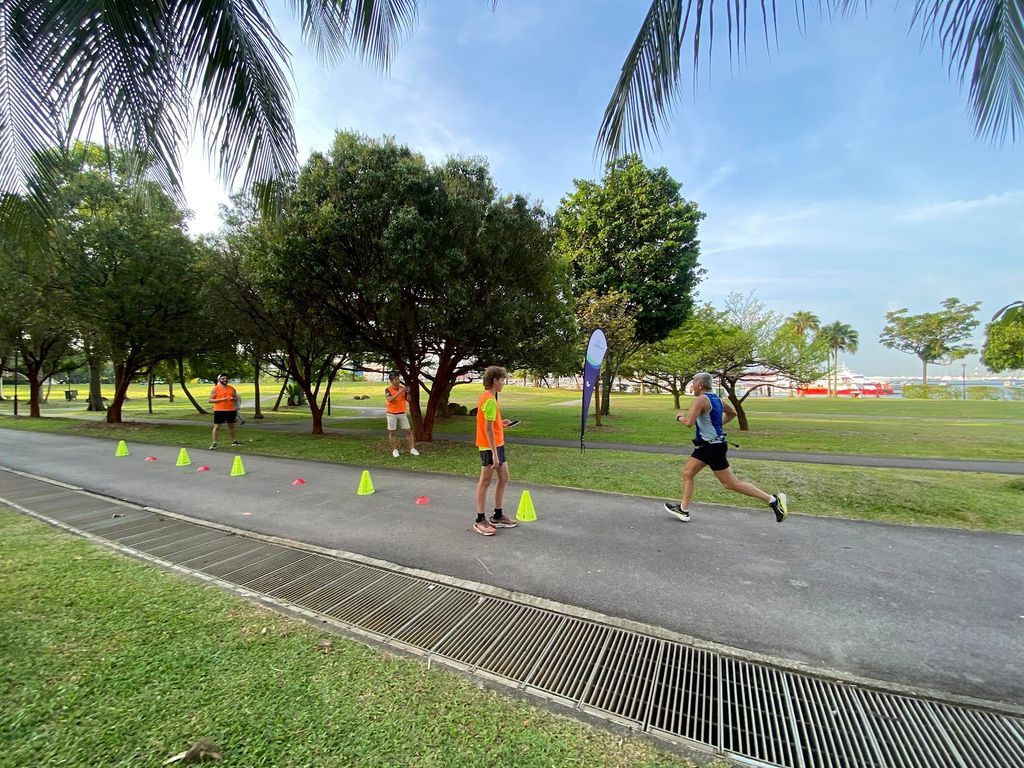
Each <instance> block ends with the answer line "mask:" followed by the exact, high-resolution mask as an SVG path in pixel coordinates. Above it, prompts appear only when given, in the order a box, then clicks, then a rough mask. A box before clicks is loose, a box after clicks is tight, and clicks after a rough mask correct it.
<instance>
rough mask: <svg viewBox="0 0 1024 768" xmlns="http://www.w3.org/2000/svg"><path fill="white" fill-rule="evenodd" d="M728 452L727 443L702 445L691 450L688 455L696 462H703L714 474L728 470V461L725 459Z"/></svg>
mask: <svg viewBox="0 0 1024 768" xmlns="http://www.w3.org/2000/svg"><path fill="white" fill-rule="evenodd" d="M728 450H729V444H728V443H724V442H723V443H704V444H703V445H698V446H697V447H696V448H694V449H693V453H691V454H690V455H691V456H692V457H693V458H695V459H696V460H697V461H703V462H704V463H705V464H707V465H708V466H709V467H711V469H712V470H713V471H715V472H718V471H720V470H723V469H728V468H729V460H728V459H727V458H725V452H726V451H728Z"/></svg>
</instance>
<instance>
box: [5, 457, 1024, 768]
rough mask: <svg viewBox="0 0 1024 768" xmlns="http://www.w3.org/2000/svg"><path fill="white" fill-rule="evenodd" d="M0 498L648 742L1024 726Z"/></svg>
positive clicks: (20, 480) (349, 566)
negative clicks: (648, 737) (646, 736)
mask: <svg viewBox="0 0 1024 768" xmlns="http://www.w3.org/2000/svg"><path fill="white" fill-rule="evenodd" d="M0 502H3V503H5V504H7V505H8V506H11V507H14V508H16V509H20V510H22V511H25V512H28V513H30V514H33V515H35V516H37V517H41V518H43V519H45V520H48V521H50V522H52V523H55V524H57V525H60V526H62V527H64V528H67V529H70V530H74V531H78V532H83V533H87V534H90V535H92V536H96V537H99V538H102V539H106V540H107V541H110V542H112V543H114V544H116V545H117V546H119V547H123V548H127V549H128V551H136V552H141V553H145V554H147V555H149V556H152V557H154V558H157V559H159V560H161V561H163V562H166V563H169V564H174V565H178V566H182V567H184V568H189V569H192V570H194V571H196V572H199V573H203V574H206V575H208V576H211V577H215V578H218V579H220V580H222V581H224V582H226V583H229V584H231V585H235V586H239V587H244V588H246V589H248V590H251V591H253V592H257V593H262V594H265V595H267V596H269V597H272V598H275V599H276V600H279V601H281V602H285V603H290V604H292V605H295V606H300V607H302V608H304V609H306V610H307V611H312V612H314V613H319V614H321V615H323V616H328V617H331V618H332V619H334V620H335V621H338V622H341V623H343V624H345V625H347V626H349V627H350V628H352V629H355V630H358V631H359V632H361V633H363V634H366V635H369V636H371V637H373V638H374V639H376V640H378V641H381V642H384V643H392V644H395V645H398V646H400V647H402V648H406V649H410V650H415V651H418V652H420V653H423V654H426V655H429V656H433V657H437V658H440V659H443V660H444V661H445V662H446V663H447V664H449V665H451V666H455V667H458V668H460V669H464V670H467V671H470V672H472V673H475V674H480V675H484V676H487V677H488V678H491V679H494V680H499V681H501V682H502V683H504V684H506V685H509V686H512V687H517V688H520V689H522V690H524V691H528V692H530V693H533V694H535V695H538V696H541V697H544V698H548V699H552V700H555V701H558V702H561V703H563V704H565V705H568V706H571V707H574V708H579V709H581V710H585V711H587V712H590V713H593V714H596V715H599V716H601V717H605V718H607V719H609V720H614V721H616V722H619V723H622V724H625V725H628V726H631V727H634V728H637V729H639V730H643V731H645V732H648V733H650V734H653V735H655V736H659V737H662V738H666V739H670V740H672V741H683V742H685V743H689V744H690V745H693V746H697V747H700V748H703V749H710V750H713V751H714V752H716V753H718V754H722V755H725V756H727V757H731V758H733V759H737V760H740V761H742V762H746V763H751V764H755V765H767V766H785V767H786V768H789V767H792V768H855V767H857V768H859V767H862V766H863V767H867V768H945V767H946V766H949V768H1011V767H1013V768H1019V767H1020V766H1024V720H1022V719H1021V718H1019V717H1016V716H1012V715H1009V714H1003V713H999V712H994V711H990V710H987V709H974V708H969V707H964V706H956V705H951V704H946V703H942V702H938V701H931V700H927V699H920V698H913V697H908V696H900V695H895V694H891V693H887V692H884V691H878V690H874V689H869V688H865V687H861V686H856V685H851V684H847V683H838V682H833V681H830V680H827V679H823V678H818V677H812V676H809V675H802V674H796V673H793V672H790V671H787V670H782V669H778V668H774V667H771V666H768V665H765V664H757V663H752V662H748V661H744V660H741V659H737V658H733V657H731V656H727V655H725V654H722V653H718V652H713V651H708V650H703V649H698V648H692V647H689V646H687V645H684V644H682V643H679V642H675V641H671V640H664V639H661V638H657V637H652V636H648V635H644V634H642V633H638V632H632V631H627V630H623V629H620V628H618V627H613V626H609V625H606V624H602V623H599V622H596V621H590V620H587V619H581V618H577V617H573V616H568V615H565V614H562V613H559V612H557V611H553V610H547V609H543V608H537V607H534V606H531V605H526V604H523V603H518V602H515V601H513V600H508V599H504V598H499V597H494V596H492V595H483V594H479V593H476V592H473V591H471V590H468V589H463V588H459V587H453V586H448V585H446V584H442V583H435V582H431V581H429V580H427V579H423V578H419V577H414V576H409V575H406V574H404V573H398V572H395V571H391V570H388V569H386V568H381V567H377V566H372V565H368V564H364V563H357V562H354V561H349V560H345V559H343V558H336V557H329V556H326V555H323V554H315V553H311V552H308V551H306V550H303V549H301V548H300V547H288V546H281V545H278V544H269V543H266V542H263V541H260V540H258V539H256V538H252V537H247V536H242V535H235V534H233V533H230V532H226V531H221V530H216V529H212V528H209V527H206V526H203V525H199V524H193V523H189V522H183V521H181V520H178V519H176V518H171V517H168V516H164V515H161V514H159V513H156V512H151V511H147V510H143V509H140V508H138V507H134V506H131V505H127V504H123V503H120V502H115V501H112V500H108V499H104V498H102V497H98V496H96V495H93V494H89V493H86V492H83V491H79V490H75V489H68V488H63V487H59V486H56V485H54V484H51V483H48V482H45V481H43V480H40V479H36V478H30V477H26V476H23V475H20V474H17V473H14V472H12V471H3V472H0Z"/></svg>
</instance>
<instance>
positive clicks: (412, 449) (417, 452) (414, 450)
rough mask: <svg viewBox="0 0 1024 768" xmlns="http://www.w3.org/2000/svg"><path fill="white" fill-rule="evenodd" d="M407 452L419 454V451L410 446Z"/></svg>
mask: <svg viewBox="0 0 1024 768" xmlns="http://www.w3.org/2000/svg"><path fill="white" fill-rule="evenodd" d="M409 453H411V454H412V455H413V456H419V455H420V452H419V451H417V450H416V449H415V448H410V449H409Z"/></svg>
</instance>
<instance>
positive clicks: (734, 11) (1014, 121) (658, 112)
mask: <svg viewBox="0 0 1024 768" xmlns="http://www.w3.org/2000/svg"><path fill="white" fill-rule="evenodd" d="M720 1H722V0H720ZM724 2H725V4H726V21H727V28H726V34H727V35H728V39H729V57H730V62H731V61H733V57H734V56H735V58H736V60H737V61H739V60H740V59H741V58H742V57H743V55H744V54H745V50H746V37H747V31H748V24H747V16H748V13H749V9H748V6H747V2H746V0H743V3H742V4H741V3H740V0H724ZM869 2H870V0H819V7H820V8H822V9H824V10H825V11H827V13H828V16H829V18H832V17H833V16H834V15H852V14H853V13H855V12H857V11H858V10H860V9H861V8H864V9H866V8H867V6H868V3H869ZM915 2H916V5H915V10H914V14H913V21H912V26H920V28H921V37H922V43H924V42H927V41H929V40H932V39H935V40H937V41H938V42H939V44H940V46H941V48H942V52H943V55H944V56H945V58H946V60H947V61H948V63H949V68H950V71H951V73H953V74H954V76H955V77H957V78H958V79H959V80H961V81H967V80H968V79H969V80H970V92H969V100H970V105H971V111H972V112H973V115H974V120H975V131H976V133H977V134H978V135H979V136H980V137H983V138H985V139H989V140H992V141H994V142H997V143H1001V142H1002V141H1004V140H1005V139H1006V138H1007V137H1009V138H1010V140H1011V141H1016V140H1017V139H1018V137H1019V136H1020V135H1021V132H1022V130H1024V0H915ZM714 5H715V0H685V3H684V0H652V2H651V7H650V9H649V11H648V13H647V16H646V17H645V19H644V22H643V24H642V25H641V27H640V31H639V32H638V34H637V37H636V40H635V41H634V43H633V47H632V48H631V49H630V51H629V54H628V55H627V56H626V59H625V61H624V62H623V65H622V70H621V72H620V74H619V78H618V80H617V82H616V84H615V88H614V90H613V91H612V96H611V98H610V99H609V101H608V105H607V107H606V108H605V113H604V118H603V120H602V122H601V127H600V129H599V130H598V135H597V141H596V147H595V151H596V152H598V153H599V154H602V155H604V156H605V159H612V158H614V157H618V156H620V155H622V154H625V153H629V152H639V151H641V150H643V149H644V148H646V147H649V146H650V145H651V144H652V143H654V141H656V140H657V138H658V136H659V133H660V131H661V129H662V128H663V127H664V126H665V125H666V124H667V123H668V121H669V118H670V116H671V111H672V107H673V105H674V102H675V100H676V99H677V98H678V96H679V92H680V90H681V78H680V65H681V63H680V55H681V52H682V50H683V47H684V45H685V44H686V38H687V36H688V35H689V36H690V37H692V49H693V71H694V77H696V75H697V71H698V69H699V66H700V62H701V59H702V58H704V57H707V59H709V60H710V58H711V54H712V50H713V45H714V37H715V31H716V30H715V17H714ZM760 12H761V19H762V28H763V31H764V40H765V47H766V48H767V49H768V51H769V53H770V52H771V50H772V47H773V44H772V40H771V37H770V29H769V25H770V26H771V28H772V29H773V30H774V31H775V43H774V45H775V47H777V46H778V27H777V16H776V0H761V2H760ZM794 13H795V16H796V20H797V26H798V28H800V29H801V31H803V30H805V29H806V15H807V11H806V7H805V5H804V0H794ZM691 17H692V18H691Z"/></svg>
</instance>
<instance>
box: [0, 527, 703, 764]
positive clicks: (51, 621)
mask: <svg viewBox="0 0 1024 768" xmlns="http://www.w3.org/2000/svg"><path fill="white" fill-rule="evenodd" d="M0 527H2V528H3V531H4V536H3V537H0V595H2V596H3V598H2V602H3V610H0V638H2V642H0V670H2V672H3V682H2V683H0V741H2V743H3V745H4V747H3V760H2V761H0V762H3V764H5V765H48V766H65V767H71V766H97V765H104V766H132V767H133V768H139V767H140V766H141V767H145V766H154V767H155V766H159V765H161V763H162V762H163V761H164V760H165V759H166V758H168V757H169V756H171V755H174V754H176V753H178V752H180V751H182V750H184V749H185V748H187V746H188V745H189V744H190V743H191V742H193V741H195V740H196V739H198V738H200V737H205V738H210V739H212V740H213V741H215V742H216V743H217V744H218V745H219V746H220V747H221V749H222V750H223V753H224V760H223V761H222V762H220V763H218V765H222V766H225V768H229V767H230V766H277V767H284V766H332V765H358V766H452V765H458V766H492V765H515V766H650V767H651V768H654V767H655V766H665V767H666V768H667V767H668V766H689V765H691V763H689V762H687V761H685V760H683V759H682V758H679V757H677V756H674V755H670V754H667V753H664V752H660V751H658V750H657V749H655V748H654V747H653V746H652V745H651V744H649V743H647V742H645V741H642V740H639V739H634V738H623V737H619V736H616V735H613V734H611V733H606V732H604V731H601V730H598V729H595V728H593V727H590V726H588V725H586V724H582V723H578V722H575V721H572V720H569V719H567V718H564V717H561V716H558V715H556V714H554V713H551V712H548V711H545V710H542V709H539V708H536V707H532V706H530V705H529V704H526V703H524V702H521V701H518V700H515V699H511V698H506V697H503V696H500V695H498V694H496V693H494V692H493V691H489V690H484V689H482V688H480V687H478V686H476V685H474V684H473V683H472V682H470V681H468V680H466V679H464V678H462V677H460V676H458V675H455V674H452V673H448V672H445V671H442V670H436V669H435V670H429V669H427V668H426V667H425V666H424V665H423V664H422V663H420V662H418V661H415V660H411V659H406V658H401V657H396V656H393V655H390V654H387V653H383V652H380V651H378V650H376V649H373V648H368V647H366V646H364V645H362V644H360V643H356V642H352V641H349V640H347V639H344V638H340V637H337V636H331V635H327V634H325V633H323V632H320V631H317V630H316V629H315V628H313V627H311V626H309V625H307V624H305V623H303V622H301V621H298V620H295V619H290V618H287V617H283V616H280V615H278V614H276V613H272V612H269V611H267V610H264V609H262V608H261V607H259V606H256V605H252V604H249V603H246V602H244V601H242V600H240V599H238V598H235V597H233V596H231V595H229V594H226V593H224V592H221V591H219V590H217V589H215V588H213V587H207V586H202V585H199V584H196V583H193V582H189V581H186V580H183V579H181V578H179V577H177V576H173V575H171V574H168V573H165V572H163V571H160V570H158V569H155V568H151V567H148V566H145V565H141V564H139V563H136V562H134V561H132V560H129V559H128V558H125V557H122V556H120V555H118V554H116V553H113V552H110V551H108V550H105V549H103V548H100V547H97V546H95V545H93V544H91V543H88V542H85V541H83V540H80V539H75V538H73V537H70V536H68V535H66V534H63V533H60V532H57V531H55V530H52V529H49V528H48V527H46V526H45V525H43V524H41V523H38V522H36V521H33V520H31V519H28V518H25V517H22V516H21V515H18V514H15V513H13V512H11V511H10V510H6V509H2V508H0ZM72 574H73V575H72ZM324 640H329V641H330V645H329V647H326V648H323V647H320V645H319V644H320V643H321V641H324Z"/></svg>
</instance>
